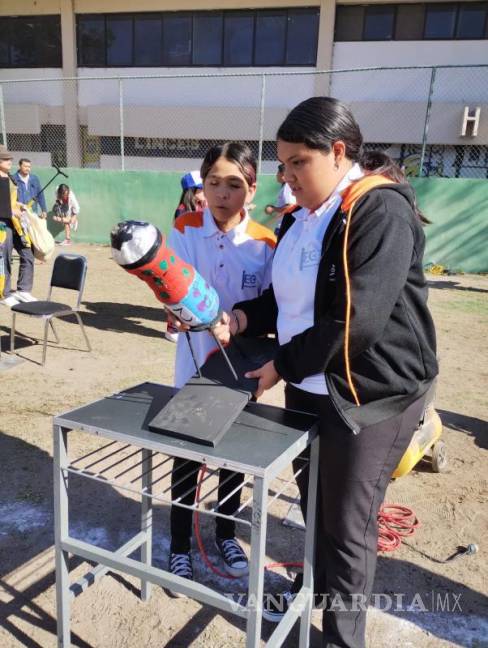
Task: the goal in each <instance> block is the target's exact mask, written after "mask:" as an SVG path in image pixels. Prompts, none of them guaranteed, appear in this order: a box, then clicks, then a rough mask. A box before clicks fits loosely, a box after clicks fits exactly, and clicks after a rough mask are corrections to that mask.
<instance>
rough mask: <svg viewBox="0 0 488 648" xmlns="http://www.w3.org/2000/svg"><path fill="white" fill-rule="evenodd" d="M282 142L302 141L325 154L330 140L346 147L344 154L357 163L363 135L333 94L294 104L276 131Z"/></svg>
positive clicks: (331, 143)
mask: <svg viewBox="0 0 488 648" xmlns="http://www.w3.org/2000/svg"><path fill="white" fill-rule="evenodd" d="M276 137H277V139H281V140H283V141H284V142H293V143H297V144H298V143H303V144H305V145H306V146H308V148H311V149H319V150H321V151H325V152H326V153H329V152H330V151H331V149H332V146H333V144H334V142H337V141H338V140H341V141H342V142H344V144H345V146H346V157H347V158H348V159H349V160H352V161H353V162H358V161H359V159H360V157H361V152H362V145H363V136H362V135H361V130H360V128H359V125H358V123H357V122H356V120H355V119H354V117H353V115H352V112H351V111H350V110H349V108H348V107H347V106H346V104H343V103H342V102H341V101H339V100H338V99H334V98H333V97H311V98H310V99H306V100H305V101H302V103H300V104H298V106H295V108H293V110H292V111H291V112H290V113H289V114H288V116H287V117H286V119H285V121H284V122H283V123H282V124H281V126H280V127H279V129H278V133H277V134H276Z"/></svg>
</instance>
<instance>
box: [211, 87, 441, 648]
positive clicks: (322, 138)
mask: <svg viewBox="0 0 488 648" xmlns="http://www.w3.org/2000/svg"><path fill="white" fill-rule="evenodd" d="M277 138H278V144H277V146H278V157H279V159H280V161H281V162H282V163H283V164H284V165H285V181H286V182H287V183H288V184H289V185H290V187H291V189H292V191H293V193H294V195H295V196H296V199H297V204H298V205H300V206H301V207H298V208H297V209H296V210H295V211H294V212H293V213H291V214H287V215H286V216H285V218H284V219H283V224H282V227H281V231H280V235H279V244H278V247H277V249H276V253H275V257H274V260H273V273H272V285H271V287H270V288H269V289H268V290H267V291H265V292H264V293H263V294H262V296H261V297H259V298H257V299H254V300H251V301H247V302H242V303H239V304H236V305H235V306H234V309H233V311H232V312H231V313H230V314H229V315H228V314H224V315H223V317H222V321H221V323H220V325H219V326H218V327H217V329H216V332H217V334H218V335H219V337H220V338H221V340H223V341H226V340H228V339H229V336H230V335H236V334H243V335H263V334H266V333H272V332H276V333H277V336H278V341H279V344H280V346H279V350H278V352H277V355H276V358H275V359H274V361H272V362H269V363H267V364H265V365H264V366H263V367H261V368H260V369H258V370H257V371H254V372H251V373H250V374H249V376H250V377H256V378H258V379H259V387H258V393H257V395H260V394H261V393H262V392H263V391H264V390H266V389H269V388H270V387H272V386H273V385H275V384H276V383H277V382H278V381H279V380H280V379H283V380H284V381H285V383H286V385H285V399H286V406H287V407H288V408H290V409H296V410H302V411H307V412H311V413H314V414H316V415H318V417H319V421H320V468H319V472H320V474H319V480H320V482H319V497H318V502H317V508H318V520H317V522H318V529H317V540H316V557H315V592H316V595H320V597H321V603H322V605H323V607H324V617H323V645H324V646H327V647H328V648H333V647H336V646H347V647H350V648H362V647H363V646H364V642H365V624H366V607H367V605H368V600H369V598H370V595H371V592H372V587H373V582H374V575H375V569H376V553H377V541H378V529H377V513H378V510H379V507H380V505H381V504H382V502H383V498H384V494H385V491H386V487H387V485H388V482H389V480H390V477H391V474H392V472H393V471H394V469H395V468H396V466H397V464H398V463H399V461H400V459H401V457H402V455H403V453H404V452H405V450H406V448H407V447H408V444H409V442H410V440H411V438H412V435H413V432H414V431H415V429H416V427H417V425H418V422H419V420H420V417H421V414H422V411H423V406H424V400H425V394H426V392H427V390H428V389H429V387H430V386H431V384H432V382H433V379H434V378H435V376H436V374H437V362H436V357H435V332H434V327H433V323H432V319H431V316H430V314H429V311H428V309H427V286H426V282H425V278H424V274H423V271H422V256H423V251H424V234H423V231H422V226H421V223H420V217H419V214H418V211H417V209H416V205H415V198H414V194H413V191H412V189H411V187H410V186H409V185H408V184H400V183H398V182H396V181H395V180H396V179H397V178H395V176H394V174H392V173H389V174H387V175H381V174H378V173H377V172H375V171H374V167H375V166H377V164H375V163H374V158H373V161H372V159H371V158H369V160H368V164H367V165H364V166H363V165H361V160H362V156H361V147H362V136H361V132H360V129H359V126H358V125H357V123H356V121H355V120H354V118H353V116H352V114H351V112H350V111H349V109H348V108H347V107H346V106H345V105H344V104H342V103H341V102H339V101H337V100H336V99H333V98H330V97H314V98H312V99H308V100H306V101H304V102H302V103H301V104H299V105H298V106H297V107H296V108H294V109H293V110H292V111H291V113H290V114H289V115H288V117H287V118H286V119H285V121H284V122H283V124H282V125H281V126H280V128H279V130H278V136H277ZM378 159H379V160H380V161H381V162H382V163H383V162H384V160H385V158H384V157H381V156H380V157H379V158H378ZM298 467H299V466H298V465H297V466H296V468H295V471H296V470H297V469H298ZM307 478H308V476H307V475H304V474H303V473H302V474H301V475H300V478H299V479H298V486H299V488H300V495H301V503H302V510H303V509H304V505H305V504H306V501H307ZM304 512H305V511H304ZM300 587H301V581H300V578H297V580H296V581H295V583H294V586H293V588H292V593H293V592H295V593H296V592H298V591H299V589H300ZM292 593H291V594H285V595H283V597H282V598H281V600H280V599H279V598H278V599H277V598H276V597H271V600H270V603H269V604H266V601H265V611H264V612H263V615H264V616H265V617H266V618H268V619H269V620H276V621H278V620H279V619H280V618H281V617H282V616H283V614H284V612H286V608H287V605H288V602H289V601H290V600H291V596H292ZM316 598H317V596H316ZM276 601H278V604H276Z"/></svg>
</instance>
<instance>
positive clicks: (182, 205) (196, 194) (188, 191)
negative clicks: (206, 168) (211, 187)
mask: <svg viewBox="0 0 488 648" xmlns="http://www.w3.org/2000/svg"><path fill="white" fill-rule="evenodd" d="M181 190H182V191H181V196H180V202H179V204H178V207H177V208H176V211H175V219H176V218H178V216H180V215H181V214H184V213H186V212H193V211H202V210H204V209H205V207H206V206H207V201H206V200H205V194H204V193H203V182H202V178H201V176H200V171H190V172H189V173H185V175H184V176H182V178H181Z"/></svg>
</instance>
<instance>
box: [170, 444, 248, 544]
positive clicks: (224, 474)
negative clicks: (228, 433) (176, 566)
mask: <svg viewBox="0 0 488 648" xmlns="http://www.w3.org/2000/svg"><path fill="white" fill-rule="evenodd" d="M185 463H186V459H179V458H176V457H175V459H174V463H173V472H172V474H171V499H173V500H174V499H176V498H178V497H180V496H181V495H183V493H185V492H186V491H188V490H190V492H189V493H188V494H187V495H186V496H185V497H183V498H182V499H181V500H180V501H181V502H182V503H183V504H187V505H189V506H191V505H192V504H194V502H195V496H196V485H197V480H198V470H199V468H200V466H201V464H199V463H198V462H197V461H190V462H188V463H187V465H186V466H184V467H183V465H184V464H185ZM228 478H229V480H228V481H227V479H228ZM180 481H181V483H178V482H180ZM243 481H244V475H243V474H241V473H234V472H231V471H230V470H224V469H221V470H220V474H219V489H218V500H219V502H220V501H221V500H222V499H224V497H227V495H228V494H229V493H231V492H232V491H233V490H234V489H237V490H236V492H235V493H234V494H233V495H231V496H230V497H229V499H227V500H226V501H225V502H224V503H223V504H222V506H220V507H219V508H218V512H219V513H223V514H225V515H232V514H233V513H235V511H236V510H237V509H238V508H239V502H240V500H241V490H242V489H241V488H239V486H241V485H242V482H243ZM192 522H193V511H191V510H190V509H186V508H182V507H181V506H172V507H171V521H170V525H171V551H172V552H174V553H185V552H187V551H190V545H191V535H192ZM215 530H216V536H217V538H221V539H223V540H227V539H229V538H233V537H234V535H235V523H234V522H233V520H228V519H226V518H221V517H216V529H215Z"/></svg>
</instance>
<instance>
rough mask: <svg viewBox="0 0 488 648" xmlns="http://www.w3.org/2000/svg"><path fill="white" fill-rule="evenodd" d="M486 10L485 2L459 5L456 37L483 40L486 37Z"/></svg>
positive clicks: (487, 7) (487, 6)
mask: <svg viewBox="0 0 488 648" xmlns="http://www.w3.org/2000/svg"><path fill="white" fill-rule="evenodd" d="M487 9H488V4H487V3H486V2H473V3H471V2H470V3H466V4H462V5H460V7H459V16H458V24H457V29H456V37H457V38H466V39H467V38H483V36H485V35H486V24H487V13H488V11H487Z"/></svg>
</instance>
